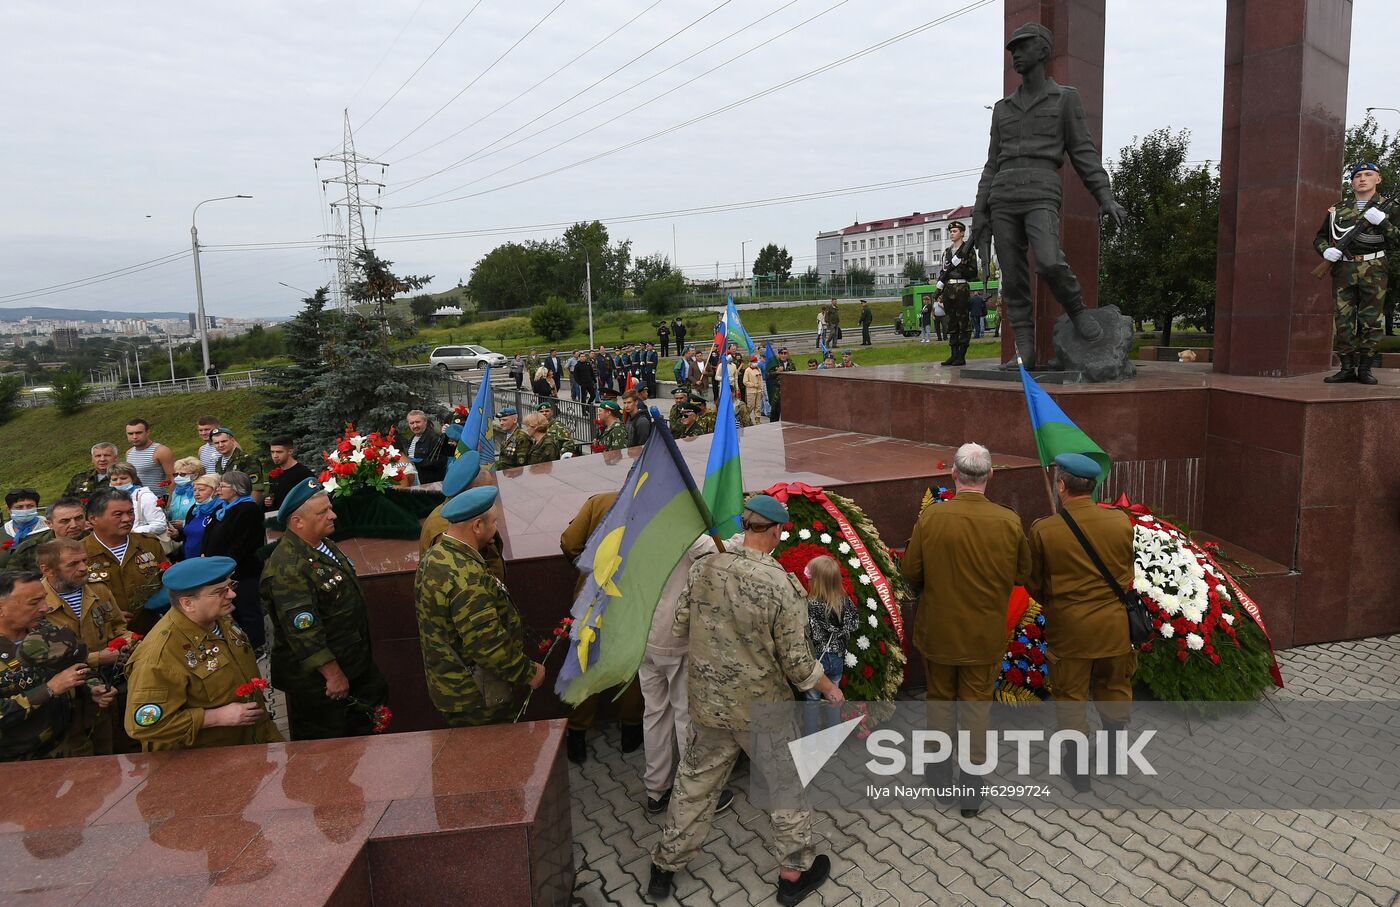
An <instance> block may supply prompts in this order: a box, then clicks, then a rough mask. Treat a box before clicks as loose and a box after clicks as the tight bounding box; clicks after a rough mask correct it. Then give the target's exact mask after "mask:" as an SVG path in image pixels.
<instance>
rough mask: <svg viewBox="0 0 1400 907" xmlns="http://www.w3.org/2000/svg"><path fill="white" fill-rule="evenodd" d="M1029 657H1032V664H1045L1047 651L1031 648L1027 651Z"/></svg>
mask: <svg viewBox="0 0 1400 907" xmlns="http://www.w3.org/2000/svg"><path fill="white" fill-rule="evenodd" d="M1027 657H1028V658H1030V660H1031V664H1033V665H1042V664H1045V653H1044V652H1042V651H1040V650H1039V649H1031V650H1030V652H1028V653H1027Z"/></svg>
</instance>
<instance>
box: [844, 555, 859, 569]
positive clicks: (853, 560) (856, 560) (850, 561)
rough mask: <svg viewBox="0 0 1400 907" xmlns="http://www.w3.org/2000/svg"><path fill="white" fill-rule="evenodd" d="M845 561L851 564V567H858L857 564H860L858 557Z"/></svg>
mask: <svg viewBox="0 0 1400 907" xmlns="http://www.w3.org/2000/svg"><path fill="white" fill-rule="evenodd" d="M846 563H847V564H848V565H850V566H852V567H859V566H860V558H858V557H853V558H850V559H849V560H847V561H846Z"/></svg>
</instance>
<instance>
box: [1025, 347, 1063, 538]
mask: <svg viewBox="0 0 1400 907" xmlns="http://www.w3.org/2000/svg"><path fill="white" fill-rule="evenodd" d="M1016 365H1017V366H1019V367H1021V368H1025V363H1024V362H1023V361H1022V360H1021V357H1020V356H1019V355H1017V356H1016ZM1031 380H1035V379H1031ZM1040 477H1041V478H1042V479H1044V480H1045V497H1046V499H1047V500H1049V501H1050V515H1051V516H1054V515H1055V514H1056V513H1057V512H1059V509H1060V500H1059V498H1058V497H1056V496H1055V486H1054V484H1052V483H1051V481H1050V465H1049V464H1048V463H1042V464H1041V465H1040Z"/></svg>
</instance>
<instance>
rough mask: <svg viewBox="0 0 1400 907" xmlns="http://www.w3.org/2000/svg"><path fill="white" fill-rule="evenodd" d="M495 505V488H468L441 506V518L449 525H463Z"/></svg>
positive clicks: (486, 486) (490, 486) (491, 486)
mask: <svg viewBox="0 0 1400 907" xmlns="http://www.w3.org/2000/svg"><path fill="white" fill-rule="evenodd" d="M494 503H496V486H494V485H482V486H480V487H479V488H468V489H467V490H466V491H464V492H462V493H461V494H459V495H456V496H454V497H453V498H452V500H450V501H448V502H447V503H446V504H444V505H442V518H443V519H445V520H447V522H449V523H463V522H466V521H467V520H470V519H471V518H473V517H478V516H481V515H482V514H483V513H485V512H486V511H488V510H490V509H491V505H492V504H494Z"/></svg>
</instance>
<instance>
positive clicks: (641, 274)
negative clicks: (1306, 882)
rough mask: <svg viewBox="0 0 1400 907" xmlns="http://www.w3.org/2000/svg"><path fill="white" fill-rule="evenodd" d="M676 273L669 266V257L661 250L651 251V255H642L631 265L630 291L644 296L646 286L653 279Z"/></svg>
mask: <svg viewBox="0 0 1400 907" xmlns="http://www.w3.org/2000/svg"><path fill="white" fill-rule="evenodd" d="M675 273H678V272H677V271H676V269H675V268H673V267H671V259H669V258H667V257H666V256H665V255H664V254H662V253H661V252H653V253H652V254H651V255H643V256H642V257H641V258H638V259H637V260H636V262H635V263H634V264H633V265H632V275H631V282H632V292H634V293H636V294H637V295H638V296H645V295H646V291H647V286H648V285H649V284H650V283H651V282H652V281H654V280H661V279H663V278H667V277H670V276H671V275H672V274H675Z"/></svg>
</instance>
